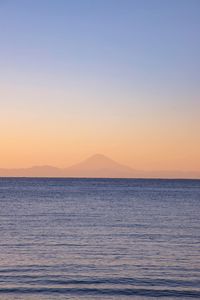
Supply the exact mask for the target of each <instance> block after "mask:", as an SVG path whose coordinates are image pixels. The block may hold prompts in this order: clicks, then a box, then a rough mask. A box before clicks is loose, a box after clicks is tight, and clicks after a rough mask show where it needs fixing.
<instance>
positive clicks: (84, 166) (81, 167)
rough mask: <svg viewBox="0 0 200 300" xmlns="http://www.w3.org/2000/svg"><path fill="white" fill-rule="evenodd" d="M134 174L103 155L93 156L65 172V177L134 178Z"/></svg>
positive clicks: (128, 168)
mask: <svg viewBox="0 0 200 300" xmlns="http://www.w3.org/2000/svg"><path fill="white" fill-rule="evenodd" d="M134 172H135V175H136V171H135V170H133V169H132V168H130V167H128V166H125V165H122V164H119V163H118V162H116V161H114V160H112V159H111V158H109V157H107V156H105V155H102V154H95V155H92V156H90V157H89V158H87V159H86V160H84V161H82V162H80V163H78V164H75V165H73V166H71V167H68V168H66V169H65V170H64V174H65V175H68V176H75V177H77V176H79V177H132V176H133V173H134Z"/></svg>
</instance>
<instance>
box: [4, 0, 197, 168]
mask: <svg viewBox="0 0 200 300" xmlns="http://www.w3.org/2000/svg"><path fill="white" fill-rule="evenodd" d="M0 26H1V28H3V30H1V32H0V41H1V47H0V127H1V131H0V140H1V147H0V168H23V167H25V168H26V167H29V166H30V165H53V166H58V167H60V168H64V167H66V166H69V165H73V164H75V163H76V162H77V161H81V160H84V159H85V157H89V155H90V154H91V153H104V154H105V155H106V156H108V157H112V158H113V160H114V161H119V162H120V163H122V164H124V165H127V166H129V167H132V168H134V169H136V170H145V171H147V172H157V171H160V170H166V171H169V172H170V171H171V170H180V171H183V172H200V134H199V133H200V121H199V116H200V101H199V96H200V85H199V82H200V72H199V70H200V59H199V53H200V36H199V32H200V2H199V1H198V0H190V1H189V0H173V1H172V0H168V1H158V0H151V1H148V0H142V1H141V0H125V1H124V0H109V1H106V0H101V1H92V0H85V1H81V0H60V1H54V0H44V1H39V0H34V1H33V0H30V1H25V0H18V1H14V0H10V1H0Z"/></svg>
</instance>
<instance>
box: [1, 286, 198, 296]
mask: <svg viewBox="0 0 200 300" xmlns="http://www.w3.org/2000/svg"><path fill="white" fill-rule="evenodd" d="M0 294H16V295H19V294H48V295H49V294H66V295H67V294H68V295H70V294H71V295H72V294H73V295H99V296H100V295H102V296H145V297H155V298H158V297H177V298H182V297H185V298H187V297H188V298H191V297H193V298H196V299H199V298H200V291H195V290H189V291H188V290H187V291H184V290H182V291H181V290H154V289H133V288H128V289H112V288H109V289H98V288H45V287H43V288H22V287H21V288H1V289H0Z"/></svg>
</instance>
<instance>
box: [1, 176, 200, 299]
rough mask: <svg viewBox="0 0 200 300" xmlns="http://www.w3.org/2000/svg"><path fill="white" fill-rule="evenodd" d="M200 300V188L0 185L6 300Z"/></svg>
mask: <svg viewBox="0 0 200 300" xmlns="http://www.w3.org/2000/svg"><path fill="white" fill-rule="evenodd" d="M157 298H162V299H188V298H190V299H200V181H198V180H141V179H138V180H134V179H22V178H18V179H17V178H9V179H6V178H1V179H0V299H1V300H14V299H27V300H36V299H42V300H43V299H58V300H60V299H76V300H78V299H84V300H86V299H149V300H150V299H157Z"/></svg>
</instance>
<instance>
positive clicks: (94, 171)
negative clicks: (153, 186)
mask: <svg viewBox="0 0 200 300" xmlns="http://www.w3.org/2000/svg"><path fill="white" fill-rule="evenodd" d="M0 176H1V177H93V178H95V177H96V178H197V179H198V178H200V172H199V173H198V172H181V171H154V172H147V171H140V170H135V169H133V168H131V167H129V166H126V165H123V164H120V163H118V162H116V161H114V160H112V159H111V158H109V157H107V156H105V155H103V154H95V155H92V156H90V157H89V158H87V159H85V160H83V161H81V162H80V163H78V164H74V165H72V166H70V167H67V168H57V167H53V166H48V165H44V166H33V167H30V168H19V169H5V168H4V169H3V168H0Z"/></svg>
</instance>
